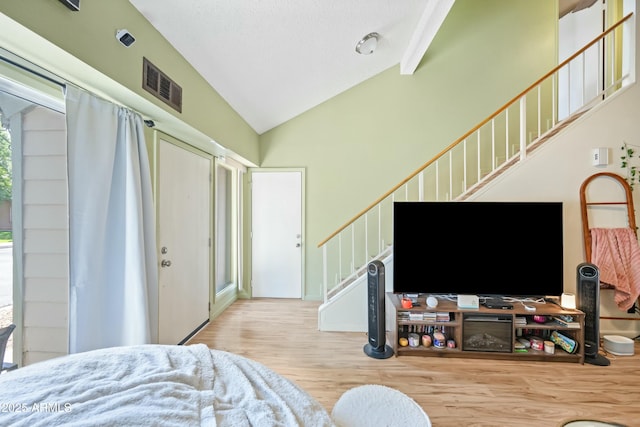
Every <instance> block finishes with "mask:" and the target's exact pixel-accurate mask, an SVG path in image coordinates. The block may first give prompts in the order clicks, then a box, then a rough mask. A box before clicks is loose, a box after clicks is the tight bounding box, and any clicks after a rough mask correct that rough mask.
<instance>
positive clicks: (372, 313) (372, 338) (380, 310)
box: [364, 260, 393, 359]
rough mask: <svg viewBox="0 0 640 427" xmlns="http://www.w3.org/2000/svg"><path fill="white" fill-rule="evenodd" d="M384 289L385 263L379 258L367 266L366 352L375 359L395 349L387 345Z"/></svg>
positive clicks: (383, 356) (385, 355)
mask: <svg viewBox="0 0 640 427" xmlns="http://www.w3.org/2000/svg"><path fill="white" fill-rule="evenodd" d="M384 289H385V283H384V264H383V263H382V262H381V261H378V260H376V261H371V262H370V263H369V265H368V266H367V312H368V314H369V343H368V344H366V345H365V346H364V352H365V354H366V355H367V356H369V357H373V358H374V359H388V358H389V357H391V356H393V349H392V348H391V347H389V346H388V345H386V331H385V307H384Z"/></svg>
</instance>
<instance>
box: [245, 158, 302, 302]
mask: <svg viewBox="0 0 640 427" xmlns="http://www.w3.org/2000/svg"><path fill="white" fill-rule="evenodd" d="M302 182H303V174H302V171H301V170H295V171H289V170H288V171H269V170H254V171H252V172H251V233H252V238H251V248H252V250H251V261H252V263H251V266H252V267H251V285H252V296H253V297H268V298H301V297H302V250H303V248H302V244H303V236H302V208H303V206H302Z"/></svg>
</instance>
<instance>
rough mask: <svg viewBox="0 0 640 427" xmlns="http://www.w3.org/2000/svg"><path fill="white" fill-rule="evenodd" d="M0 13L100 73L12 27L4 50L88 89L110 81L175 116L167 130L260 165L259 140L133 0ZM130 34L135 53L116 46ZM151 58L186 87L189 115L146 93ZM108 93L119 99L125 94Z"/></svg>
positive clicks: (0, 39)
mask: <svg viewBox="0 0 640 427" xmlns="http://www.w3.org/2000/svg"><path fill="white" fill-rule="evenodd" d="M0 13H2V14H4V15H6V16H7V17H9V18H11V19H12V20H13V21H16V22H17V23H19V24H21V25H22V26H24V27H26V28H28V29H29V30H31V31H33V32H35V33H36V34H37V35H39V36H41V37H42V38H44V39H46V40H48V41H49V42H51V43H52V44H53V45H55V46H56V47H59V48H61V49H62V50H63V51H64V52H66V53H68V54H70V55H71V56H73V57H75V58H78V59H80V60H81V61H82V62H83V63H84V64H86V65H88V66H89V67H91V68H92V69H93V70H96V71H98V73H95V72H92V71H89V72H86V71H85V70H84V69H81V68H80V67H78V66H77V65H74V64H73V63H72V62H69V61H68V58H67V57H66V55H61V54H58V53H56V52H54V49H48V48H42V45H39V44H38V41H37V40H36V41H34V42H32V41H31V40H29V39H25V38H22V37H18V36H17V35H16V34H13V31H12V30H11V29H8V28H6V27H5V28H0V33H3V34H0V47H4V48H6V49H7V50H10V51H14V53H16V54H19V55H24V56H26V57H28V58H27V59H30V60H35V61H37V62H38V65H40V66H43V67H44V68H46V69H48V70H52V71H54V72H57V73H59V74H60V75H62V76H63V77H64V78H67V79H69V80H70V81H72V82H74V83H76V84H78V85H79V86H82V87H85V88H86V86H87V84H88V83H89V82H90V81H91V80H92V79H95V78H96V77H97V75H98V74H103V75H105V76H106V77H107V78H108V79H111V80H113V81H114V82H117V83H119V84H120V85H121V86H124V87H125V88H126V90H127V91H130V92H132V93H133V94H134V95H136V96H137V97H138V98H141V99H143V100H145V101H146V102H147V103H150V104H152V105H153V106H155V107H159V108H160V109H162V110H163V111H165V112H167V113H168V115H169V116H171V118H170V120H166V121H167V122H169V121H171V120H175V121H181V122H184V123H185V124H186V125H188V126H190V127H191V128H193V129H194V134H196V135H198V138H200V139H203V140H204V141H205V144H206V142H207V141H210V140H214V141H216V142H217V143H219V144H221V145H222V146H224V147H225V148H227V149H229V150H232V151H233V152H234V153H236V154H238V155H239V156H241V157H242V158H244V159H246V160H249V161H250V162H252V163H258V135H257V134H256V133H255V132H254V131H253V129H252V128H251V127H250V126H249V125H248V124H247V123H246V122H245V121H244V120H243V119H242V118H241V117H240V116H239V115H238V114H237V113H236V112H235V111H234V110H233V109H232V108H231V107H230V106H229V104H228V103H227V102H226V101H225V100H224V99H223V98H222V97H221V96H220V95H219V94H218V93H217V92H216V91H215V90H213V89H212V88H211V87H210V86H209V85H208V84H207V83H206V82H205V81H204V79H203V78H202V77H201V76H200V75H199V74H198V73H197V72H196V71H195V70H194V69H193V68H192V67H191V66H190V65H189V64H188V63H187V62H186V61H185V60H184V58H183V57H182V56H181V55H180V54H179V53H178V52H177V51H176V50H174V49H173V48H172V47H171V46H170V45H169V43H168V42H167V41H166V40H165V39H164V38H163V37H162V36H161V35H160V34H159V33H158V32H157V31H156V30H155V28H153V26H152V25H151V24H150V23H149V22H148V21H146V20H145V19H144V17H143V16H142V15H141V14H140V13H139V12H138V10H137V9H136V8H135V7H133V6H132V5H131V3H130V2H129V1H128V0H108V1H96V0H84V1H82V2H81V4H80V11H78V12H72V11H70V10H69V9H67V8H66V7H65V6H64V5H62V4H61V3H60V2H59V1H57V0H27V1H3V2H1V3H0ZM122 28H126V29H128V30H129V31H130V32H131V33H132V34H133V35H134V36H135V38H136V42H135V43H134V44H133V45H132V46H131V47H129V48H125V47H124V46H122V45H121V44H120V43H119V42H118V41H117V40H116V38H115V33H116V30H118V29H122ZM15 50H19V51H17V52H15ZM143 57H146V58H148V59H149V60H150V61H151V62H152V63H153V64H154V65H156V66H157V67H158V68H160V70H162V71H163V72H164V73H165V74H167V76H169V77H170V78H171V79H172V80H174V81H175V82H176V83H177V84H179V85H180V86H181V87H182V97H183V108H182V113H178V112H176V111H175V110H173V109H172V108H170V107H168V106H166V104H164V103H163V102H162V101H160V100H158V99H156V98H155V97H153V96H152V95H151V94H149V93H148V92H146V91H145V90H144V89H142V58H143ZM222 60H224V59H222ZM87 89H93V88H87ZM104 90H105V91H106V92H108V95H111V96H113V94H114V93H115V91H116V90H119V88H118V89H115V88H114V89H111V88H107V89H104ZM115 98H116V101H120V102H122V103H126V105H128V106H131V107H133V108H135V107H137V106H138V105H131V102H133V101H130V100H129V98H128V97H127V98H118V97H117V96H116V97H115ZM141 109H145V107H144V106H143V107H142V108H141ZM141 113H145V111H141ZM152 118H156V119H157V117H152ZM157 125H158V126H159V128H160V127H163V126H164V128H165V129H164V130H166V131H169V132H171V129H173V128H177V126H174V123H163V120H162V119H161V120H159V122H158V123H157ZM180 125H182V124H180ZM201 148H203V147H201Z"/></svg>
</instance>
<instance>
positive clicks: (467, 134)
mask: <svg viewBox="0 0 640 427" xmlns="http://www.w3.org/2000/svg"><path fill="white" fill-rule="evenodd" d="M632 15H633V12H630V13H629V14H628V15H626V16H625V17H624V18H622V19H621V20H620V21H618V22H617V23H616V24H614V25H613V26H611V27H610V28H609V29H608V30H606V31H604V32H603V33H602V34H600V35H599V36H597V37H596V38H594V39H593V40H592V41H590V42H589V43H587V44H586V45H585V46H584V47H583V48H582V49H580V50H578V51H577V52H576V53H574V54H573V55H571V56H570V57H569V58H567V59H565V60H564V61H562V63H560V64H559V65H557V66H556V67H554V68H553V69H552V70H551V71H549V72H548V73H546V74H545V75H544V76H542V77H541V78H539V79H538V80H536V81H535V82H534V83H533V84H532V85H530V86H529V87H527V88H526V89H525V90H523V91H522V92H520V93H519V94H518V95H516V96H515V97H513V98H512V99H511V100H510V101H509V102H507V103H506V104H504V105H503V106H502V107H501V108H499V109H498V110H496V111H495V112H494V113H493V114H491V115H490V116H489V117H487V118H486V119H484V120H483V121H481V122H480V123H478V124H477V125H476V126H474V127H473V128H471V129H470V130H469V131H467V132H466V133H465V134H464V135H462V136H461V137H460V138H458V139H456V140H455V141H454V142H452V143H451V144H449V145H448V146H447V147H445V148H444V149H443V150H442V151H440V152H439V153H438V154H437V155H436V156H435V157H433V158H432V159H431V160H429V161H427V162H426V163H424V164H423V165H422V166H420V167H419V168H418V169H416V170H415V171H414V172H412V173H411V174H410V175H409V176H407V177H406V178H405V179H403V180H402V181H400V182H399V183H398V184H396V185H395V186H394V187H393V188H392V189H391V190H389V191H387V192H386V193H384V194H383V195H382V196H380V197H379V198H377V199H376V200H375V201H374V202H373V203H371V204H370V205H369V206H367V207H366V208H364V209H363V210H362V211H360V212H359V213H358V214H357V215H355V216H354V217H353V218H351V219H350V220H349V221H347V222H346V223H345V224H344V225H342V226H341V227H339V228H338V229H337V230H336V231H334V232H333V233H331V234H330V235H329V236H328V237H327V238H325V239H324V240H322V241H321V242H320V243H319V244H318V248H320V247H322V246H324V245H325V244H326V243H327V242H328V241H329V240H331V239H333V238H334V237H335V236H337V235H338V234H340V233H341V232H342V231H344V230H345V229H346V228H347V227H349V226H350V225H351V224H353V223H354V222H355V221H357V220H358V219H359V218H361V217H362V216H363V215H365V214H366V213H367V212H369V211H370V210H371V209H373V208H374V207H376V206H377V205H378V204H380V203H382V202H383V201H384V200H385V199H386V198H387V197H389V196H390V195H391V194H393V193H394V192H395V191H397V190H398V189H400V188H401V187H402V186H403V185H405V184H406V183H407V182H409V181H410V180H411V179H413V178H414V177H416V176H417V175H418V174H419V173H420V172H422V171H423V170H425V169H426V168H427V167H429V166H430V165H431V164H433V163H434V162H436V161H437V160H439V159H440V158H441V157H443V156H444V155H445V154H447V153H448V152H449V151H451V150H452V149H453V148H454V147H456V146H457V145H458V144H460V143H461V142H462V141H464V140H465V139H467V138H468V137H469V136H470V135H472V134H473V133H474V132H476V131H477V130H479V129H480V128H481V127H483V126H484V125H486V124H487V123H489V122H490V121H491V120H492V119H494V118H495V117H497V116H498V115H500V114H501V113H503V112H504V111H505V110H507V109H508V108H509V107H510V106H512V105H513V104H515V103H516V102H518V100H520V99H521V98H522V97H523V96H525V95H527V94H528V93H529V92H531V91H532V90H533V89H535V88H536V87H538V85H540V84H541V83H542V82H544V81H545V80H546V79H548V78H549V77H550V76H552V75H553V74H555V73H557V72H558V71H559V70H560V69H561V68H563V67H564V66H566V65H567V64H569V62H571V61H572V60H574V59H575V58H577V57H578V56H579V55H581V54H582V53H584V52H585V51H586V50H587V49H589V48H590V47H592V46H593V45H595V44H596V43H598V42H599V41H600V40H601V39H602V38H603V37H605V36H606V35H608V34H609V33H611V32H613V31H614V30H616V29H617V28H618V27H619V26H620V25H622V24H623V23H625V22H626V21H627V20H628V19H630V18H631V16H632Z"/></svg>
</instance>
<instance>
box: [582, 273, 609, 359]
mask: <svg viewBox="0 0 640 427" xmlns="http://www.w3.org/2000/svg"><path fill="white" fill-rule="evenodd" d="M576 288H577V295H576V308H577V309H578V310H580V311H582V312H584V314H585V316H584V361H585V362H586V363H590V364H592V365H600V366H607V365H609V363H610V362H609V359H607V358H606V357H604V356H602V355H600V354H599V353H598V350H599V346H600V271H599V270H598V267H596V266H595V265H594V264H590V263H588V262H584V263H582V264H579V265H578V268H577V282H576Z"/></svg>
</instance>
